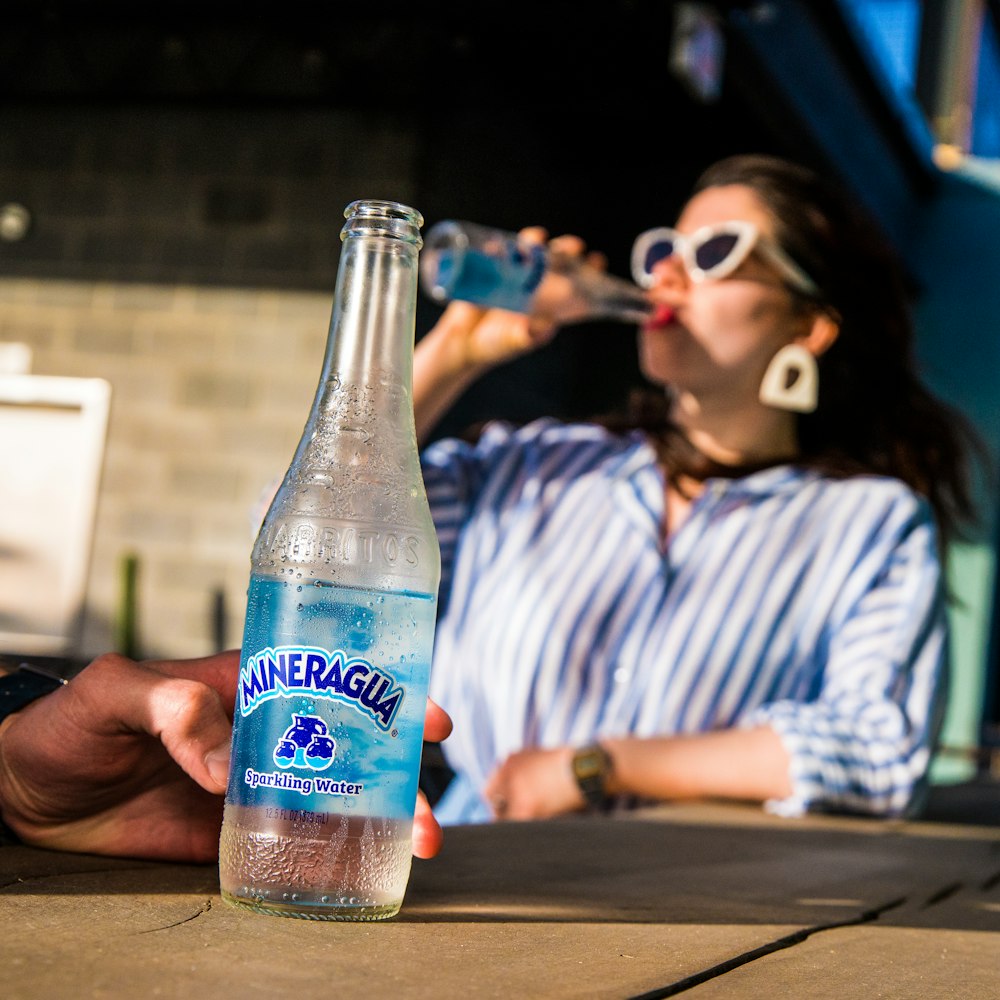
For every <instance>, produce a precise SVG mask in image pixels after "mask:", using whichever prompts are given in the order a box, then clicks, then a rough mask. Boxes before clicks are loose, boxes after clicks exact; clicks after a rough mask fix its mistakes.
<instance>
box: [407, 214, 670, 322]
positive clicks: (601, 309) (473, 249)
mask: <svg viewBox="0 0 1000 1000" xmlns="http://www.w3.org/2000/svg"><path fill="white" fill-rule="evenodd" d="M570 241H572V242H570ZM582 250H583V246H582V243H580V241H579V240H577V239H576V238H575V237H566V238H563V239H562V240H559V241H556V240H553V241H552V243H550V244H549V245H548V246H545V243H544V231H542V230H539V229H523V230H521V231H520V232H519V233H508V232H505V231H504V230H500V229H493V228H491V227H488V226H481V225H479V224H478V223H474V222H459V221H456V220H452V219H446V220H444V221H443V222H439V223H437V224H436V225H434V226H432V227H431V229H430V230H429V231H428V233H427V237H426V239H425V241H424V249H423V252H422V254H421V257H420V278H421V284H422V287H423V290H424V292H425V293H426V294H427V295H429V296H430V297H431V298H432V299H433V300H434V301H435V302H439V303H445V302H449V301H453V300H456V299H459V300H462V301H466V302H473V303H475V304H476V305H480V306H490V307H495V308H501V309H509V310H512V311H514V312H521V313H525V314H526V315H530V316H534V317H542V318H544V319H546V320H548V321H549V322H552V323H554V324H556V325H558V326H566V325H568V324H571V323H581V322H585V321H587V320H597V319H604V320H614V321H616V322H621V323H641V322H642V320H643V319H644V318H645V317H646V316H647V315H648V314H649V312H650V311H651V307H650V304H649V302H648V301H647V300H646V296H645V294H644V293H643V291H642V290H641V289H640V288H638V287H637V286H636V285H635V284H633V283H632V282H631V281H626V280H625V279H623V278H616V277H614V276H613V275H609V274H607V273H606V271H605V269H604V266H603V264H604V262H603V260H602V259H601V258H600V257H599V256H597V255H593V254H591V255H588V256H584V254H583V253H582Z"/></svg>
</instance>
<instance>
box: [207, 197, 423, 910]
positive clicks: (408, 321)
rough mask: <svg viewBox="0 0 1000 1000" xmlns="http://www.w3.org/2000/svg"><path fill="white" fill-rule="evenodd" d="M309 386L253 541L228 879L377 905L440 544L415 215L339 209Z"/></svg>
mask: <svg viewBox="0 0 1000 1000" xmlns="http://www.w3.org/2000/svg"><path fill="white" fill-rule="evenodd" d="M344 215H345V217H346V219H347V222H346V224H345V225H344V228H343V231H342V233H341V239H342V240H343V247H342V250H341V258H340V268H339V272H338V275H337V289H336V296H335V299H334V304H333V318H332V320H331V322H330V336H329V340H328V343H327V349H326V358H325V360H324V364H323V372H322V375H321V377H320V381H319V388H318V389H317V392H316V398H315V400H314V402H313V407H312V411H311V413H310V414H309V418H308V421H307V423H306V426H305V430H304V432H303V434H302V440H301V441H300V442H299V446H298V449H297V451H296V453H295V457H294V459H293V460H292V464H291V467H290V468H289V470H288V472H287V473H286V475H285V478H284V481H283V482H282V484H281V487H280V488H279V489H278V492H277V494H276V495H275V498H274V500H273V502H272V504H271V507H270V510H269V511H268V513H267V516H266V517H265V519H264V523H263V525H262V527H261V530H260V534H259V535H258V538H257V541H256V544H255V545H254V549H253V555H252V564H251V576H250V588H249V592H248V604H247V618H246V628H245V632H244V637H243V650H242V657H241V662H240V676H239V686H238V690H237V697H236V712H235V719H234V726H233V755H232V767H231V773H230V780H229V789H228V791H227V793H226V806H225V819H224V822H223V827H222V838H221V843H220V849H219V868H220V877H221V885H222V894H223V897H224V898H225V899H226V900H228V901H229V902H230V903H234V904H236V905H238V906H244V907H248V908H250V909H253V910H257V911H260V912H263V913H272V914H277V915H282V916H294V917H305V918H310V919H316V920H378V919H383V918H386V917H391V916H392V915H393V914H395V913H396V912H397V911H398V910H399V907H400V904H401V902H402V899H403V894H404V891H405V889H406V884H407V881H408V878H409V872H410V839H411V830H412V824H413V810H414V804H415V802H416V796H417V784H418V771H419V765H420V752H421V748H422V743H423V724H424V709H425V705H426V696H427V682H428V677H429V673H430V663H431V647H432V644H433V633H434V622H435V609H436V605H437V590H438V583H439V579H440V573H441V559H440V552H439V549H438V543H437V536H436V535H435V532H434V526H433V523H432V521H431V517H430V510H429V507H428V504H427V496H426V493H425V491H424V484H423V479H422V477H421V472H420V464H419V459H418V455H417V442H416V435H415V433H414V425H413V401H412V395H411V381H412V380H411V370H412V359H413V342H414V322H415V315H416V296H417V255H418V251H419V249H420V246H421V241H420V226H421V224H422V222H423V220H422V218H421V216H420V214H419V213H418V212H416V211H414V210H413V209H411V208H407V207H406V206H404V205H398V204H396V203H394V202H386V201H358V202H353V203H352V204H351V205H349V206H348V207H347V209H346V210H345V213H344Z"/></svg>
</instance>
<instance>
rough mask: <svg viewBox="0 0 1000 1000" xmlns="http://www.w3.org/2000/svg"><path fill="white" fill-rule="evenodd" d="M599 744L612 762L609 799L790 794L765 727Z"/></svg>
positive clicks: (783, 758) (781, 753)
mask: <svg viewBox="0 0 1000 1000" xmlns="http://www.w3.org/2000/svg"><path fill="white" fill-rule="evenodd" d="M601 743H602V745H603V746H604V747H605V749H606V750H607V751H608V753H609V754H610V756H611V759H612V762H613V768H612V774H611V779H610V781H611V784H610V788H609V791H610V792H611V793H612V794H614V795H622V794H624V795H635V796H638V797H639V798H648V799H696V798H725V799H745V800H752V801H757V802H764V801H766V800H768V799H782V798H787V797H788V796H789V795H791V793H792V783H791V777H790V775H789V764H790V761H789V757H788V753H787V751H786V750H785V748H784V746H783V745H782V743H781V740H780V738H779V737H778V734H777V733H776V732H775V731H774V730H773V729H771V728H770V727H769V726H759V727H757V728H754V729H726V730H719V731H718V732H712V733H698V734H693V735H691V736H669V737H658V738H657V737H654V738H651V739H637V738H634V737H632V738H630V737H626V738H623V739H607V740H602V741H601Z"/></svg>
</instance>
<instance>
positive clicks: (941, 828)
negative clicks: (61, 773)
mask: <svg viewBox="0 0 1000 1000" xmlns="http://www.w3.org/2000/svg"><path fill="white" fill-rule="evenodd" d="M990 791H991V790H989V789H988V790H987V791H986V794H990ZM993 794H996V792H995V790H994V791H993ZM0 886H2V891H3V899H2V902H0V960H2V968H3V981H2V983H0V997H3V998H5V1000H21V998H25V1000H28V998H30V1000H41V998H56V1000H61V998H64V997H65V998H69V997H73V998H77V997H108V998H131V997H137V998H139V997H142V998H145V997H166V998H172V997H184V998H189V997H199V998H204V997H208V998H213V997H230V996H232V997H239V998H240V1000H244V998H257V997H261V998H264V997H266V998H269V1000H281V998H285V997H295V998H300V997H301V998H305V997H321V996H326V995H333V994H335V995H336V996H338V997H340V998H350V997H366V998H367V997H383V996H385V997H401V998H409V997H419V998H423V997H434V998H440V997H463V998H465V997H504V998H508V997H543V998H547V997H554V998H562V997H573V998H576V997H581V998H584V997H587V998H590V997H593V998H604V997H622V998H631V997H667V996H674V995H679V994H684V995H685V996H686V997H691V998H693V1000H699V998H714V997H725V998H727V1000H728V998H744V997H746V998H755V997H769V998H772V997H781V998H799V997H809V998H826V997H830V998H834V997H836V998H837V1000H844V998H854V997H857V998H865V1000H868V998H874V997H890V998H891V997H899V998H920V1000H925V998H926V1000H936V998H939V997H958V998H974V1000H991V998H1000V827H995V826H981V825H976V824H974V823H968V822H964V823H958V824H956V823H941V822H921V823H900V822H883V821H875V820H867V819H848V818H833V817H822V818H820V817H808V818H805V819H802V820H784V819H778V818H774V817H769V816H767V815H765V814H764V813H763V812H761V811H760V810H759V809H756V808H753V807H749V806H748V807H742V806H723V805H714V804H699V805H683V806H682V805H677V806H666V807H662V808H658V809H655V810H649V811H643V812H639V813H635V814H633V815H630V816H628V817H610V818H605V817H600V818H594V817H573V818H568V819H562V820H556V821H548V822H541V823H506V824H495V825H487V826H472V827H455V828H451V829H449V830H448V831H447V834H446V841H445V848H444V850H443V852H442V853H441V855H440V856H439V857H438V858H436V859H434V860H433V861H416V862H414V868H413V874H412V877H411V880H410V886H409V889H408V892H407V896H406V900H405V902H404V905H403V911H402V913H401V914H400V915H399V916H398V917H397V918H395V919H394V920H391V921H387V922H382V923H357V924H343V923H313V922H310V921H304V920H289V919H279V918H274V917H267V916H261V915H258V914H254V913H249V912H243V911H240V910H236V909H234V908H232V907H230V906H228V905H226V904H225V903H223V902H222V900H221V899H220V896H219V886H218V875H217V871H216V869H215V867H214V866H188V865H164V864H155V863H149V862H141V861H130V860H127V859H107V858H98V857H93V856H87V855H72V854H61V853H53V852H45V851H38V850H34V849H31V848H26V847H6V848H2V849H0Z"/></svg>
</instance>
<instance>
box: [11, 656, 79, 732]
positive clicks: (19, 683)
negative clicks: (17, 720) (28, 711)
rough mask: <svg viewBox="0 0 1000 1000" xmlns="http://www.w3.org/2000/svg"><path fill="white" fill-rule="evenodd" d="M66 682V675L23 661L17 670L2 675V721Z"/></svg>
mask: <svg viewBox="0 0 1000 1000" xmlns="http://www.w3.org/2000/svg"><path fill="white" fill-rule="evenodd" d="M65 683H66V679H65V678H64V677H59V676H57V675H56V674H51V673H48V672H47V671H46V670H44V669H43V668H42V667H38V666H36V665H34V664H32V663H21V664H20V665H19V666H18V668H17V669H16V670H14V671H12V672H11V673H9V674H4V675H3V676H2V677H0V722H3V720H4V719H6V718H7V716H8V715H13V714H14V712H19V711H20V710H21V709H22V708H24V707H25V705H30V704H31V703H32V702H33V701H36V700H37V699H39V698H41V697H42V696H43V695H46V694H51V693H52V692H53V691H56V690H58V689H59V688H61V687H62V686H63V685H64V684H65Z"/></svg>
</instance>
